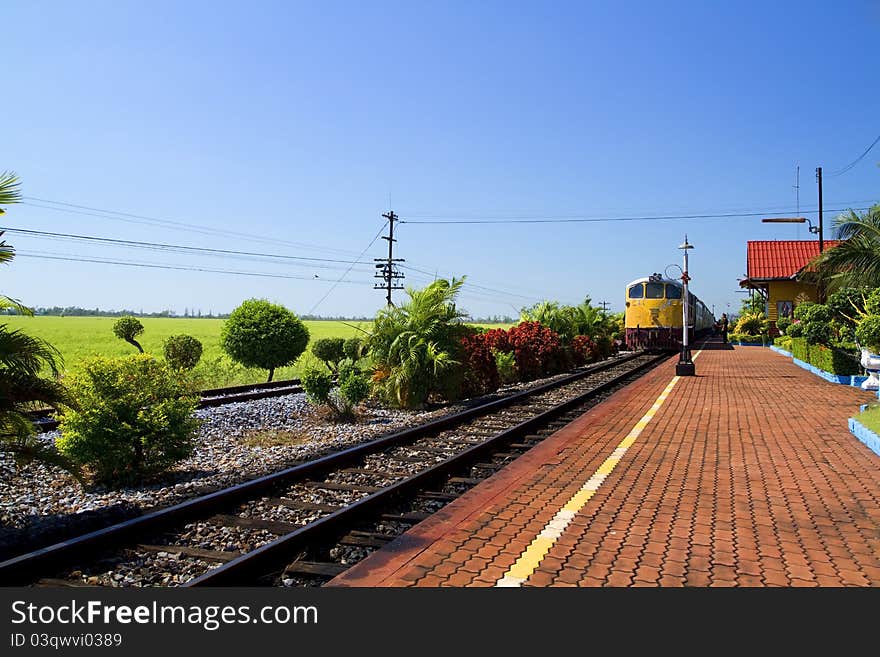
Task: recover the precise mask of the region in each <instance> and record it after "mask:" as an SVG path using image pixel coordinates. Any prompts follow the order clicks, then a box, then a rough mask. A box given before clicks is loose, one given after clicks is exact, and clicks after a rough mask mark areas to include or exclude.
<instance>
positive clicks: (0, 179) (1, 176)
mask: <svg viewBox="0 0 880 657" xmlns="http://www.w3.org/2000/svg"><path fill="white" fill-rule="evenodd" d="M19 201H21V183H20V182H19V180H18V176H16V175H15V174H14V173H12V172H11V171H4V172H3V173H0V206H2V205H11V204H12V203H18V202H19ZM5 212H6V211H5V210H4V209H3V208H2V207H0V214H5ZM2 236H3V232H2V231H0V237H2ZM13 257H15V249H13V248H12V247H11V246H10V245H9V244H7V243H6V242H5V241H0V264H6V263H8V262H9V261H10V260H12V258H13ZM10 308H11V309H15V310H17V311H18V312H20V313H22V314H23V315H32V314H33V312H32V311H31V309H30V308H28V307H27V306H25V305H23V304H22V303H21V302H20V301H18V300H17V299H10V298H9V297H6V296H3V295H2V294H0V310H7V309H10Z"/></svg>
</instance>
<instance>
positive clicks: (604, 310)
mask: <svg viewBox="0 0 880 657" xmlns="http://www.w3.org/2000/svg"><path fill="white" fill-rule="evenodd" d="M599 305H601V306H602V312H603V313H604V312H608V302H607V301H602V302H600V304H599Z"/></svg>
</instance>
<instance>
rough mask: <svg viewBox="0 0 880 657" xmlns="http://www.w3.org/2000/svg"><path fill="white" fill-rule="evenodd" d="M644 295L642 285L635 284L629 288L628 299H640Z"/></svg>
mask: <svg viewBox="0 0 880 657" xmlns="http://www.w3.org/2000/svg"><path fill="white" fill-rule="evenodd" d="M644 295H645V286H644V285H643V284H642V283H636V284H635V285H633V286H632V287H630V288H629V298H630V299H641V298H643V297H644Z"/></svg>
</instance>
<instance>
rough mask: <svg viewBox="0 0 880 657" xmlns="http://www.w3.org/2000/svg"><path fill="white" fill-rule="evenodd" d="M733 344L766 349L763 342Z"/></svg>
mask: <svg viewBox="0 0 880 657" xmlns="http://www.w3.org/2000/svg"><path fill="white" fill-rule="evenodd" d="M733 344H736V345H739V346H740V347H766V346H767V345H765V344H764V343H763V342H734V343H733Z"/></svg>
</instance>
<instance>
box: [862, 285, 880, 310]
mask: <svg viewBox="0 0 880 657" xmlns="http://www.w3.org/2000/svg"><path fill="white" fill-rule="evenodd" d="M865 314H867V315H880V287H878V288H877V289H875V290H871V292H870V293H869V294H868V296H867V297H865Z"/></svg>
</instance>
